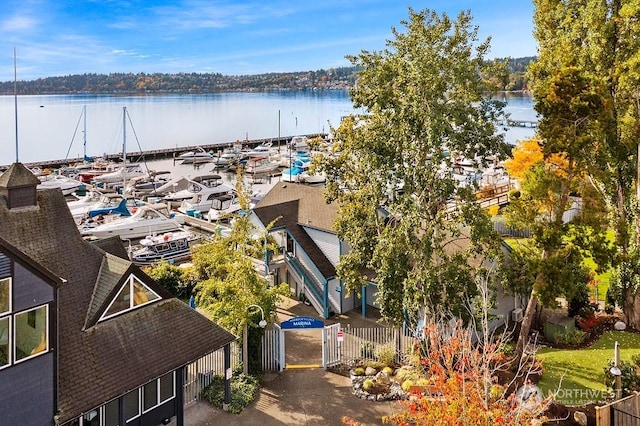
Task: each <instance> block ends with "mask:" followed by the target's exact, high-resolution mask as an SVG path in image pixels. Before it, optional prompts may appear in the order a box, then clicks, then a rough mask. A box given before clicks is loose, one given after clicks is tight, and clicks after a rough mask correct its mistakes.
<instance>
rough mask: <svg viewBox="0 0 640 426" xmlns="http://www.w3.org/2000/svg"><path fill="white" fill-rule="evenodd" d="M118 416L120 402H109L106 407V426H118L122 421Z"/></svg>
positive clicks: (115, 400)
mask: <svg viewBox="0 0 640 426" xmlns="http://www.w3.org/2000/svg"><path fill="white" fill-rule="evenodd" d="M118 414H119V412H118V400H117V399H114V400H113V401H111V402H107V403H106V404H105V406H104V426H118V424H119V421H120V418H119V417H120V416H119V415H118Z"/></svg>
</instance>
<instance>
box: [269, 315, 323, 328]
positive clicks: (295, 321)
mask: <svg viewBox="0 0 640 426" xmlns="http://www.w3.org/2000/svg"><path fill="white" fill-rule="evenodd" d="M323 327H324V321H322V320H319V319H315V318H311V317H295V318H291V319H290V320H286V321H283V322H282V324H280V328H281V329H283V330H292V329H297V328H323Z"/></svg>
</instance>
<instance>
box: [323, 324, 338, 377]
mask: <svg viewBox="0 0 640 426" xmlns="http://www.w3.org/2000/svg"><path fill="white" fill-rule="evenodd" d="M341 343H342V331H341V330H340V324H339V323H338V324H332V325H327V326H326V327H325V328H324V329H323V330H322V367H323V368H329V367H333V366H335V365H338V364H340V361H341V359H340V346H341Z"/></svg>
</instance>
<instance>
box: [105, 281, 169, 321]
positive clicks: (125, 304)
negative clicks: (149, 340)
mask: <svg viewBox="0 0 640 426" xmlns="http://www.w3.org/2000/svg"><path fill="white" fill-rule="evenodd" d="M132 295H133V297H132ZM158 299H160V296H158V295H157V294H156V293H155V292H154V291H153V290H151V289H150V288H149V287H147V286H146V285H144V284H143V283H142V282H141V281H140V280H138V279H137V278H136V277H134V276H133V275H131V276H130V277H129V279H128V280H127V282H126V283H125V284H124V285H123V287H122V289H121V290H120V292H119V293H118V295H117V296H116V297H115V299H113V302H111V306H109V308H108V309H107V311H106V312H105V313H104V315H103V316H102V318H103V319H104V318H109V317H111V316H114V315H116V314H119V313H121V312H125V311H128V310H130V309H133V308H135V307H137V306H142V305H145V304H147V303H149V302H152V301H154V300H158Z"/></svg>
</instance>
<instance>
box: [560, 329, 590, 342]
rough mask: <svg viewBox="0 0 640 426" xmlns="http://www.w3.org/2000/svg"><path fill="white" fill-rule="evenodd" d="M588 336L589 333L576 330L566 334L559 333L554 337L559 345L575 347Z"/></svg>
mask: <svg viewBox="0 0 640 426" xmlns="http://www.w3.org/2000/svg"><path fill="white" fill-rule="evenodd" d="M586 335H587V333H585V332H584V331H582V330H578V329H575V330H568V331H565V332H564V333H557V334H555V335H554V338H555V340H556V343H559V344H561V345H570V346H575V345H579V344H580V343H582V342H583V341H584V338H585V336H586Z"/></svg>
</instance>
